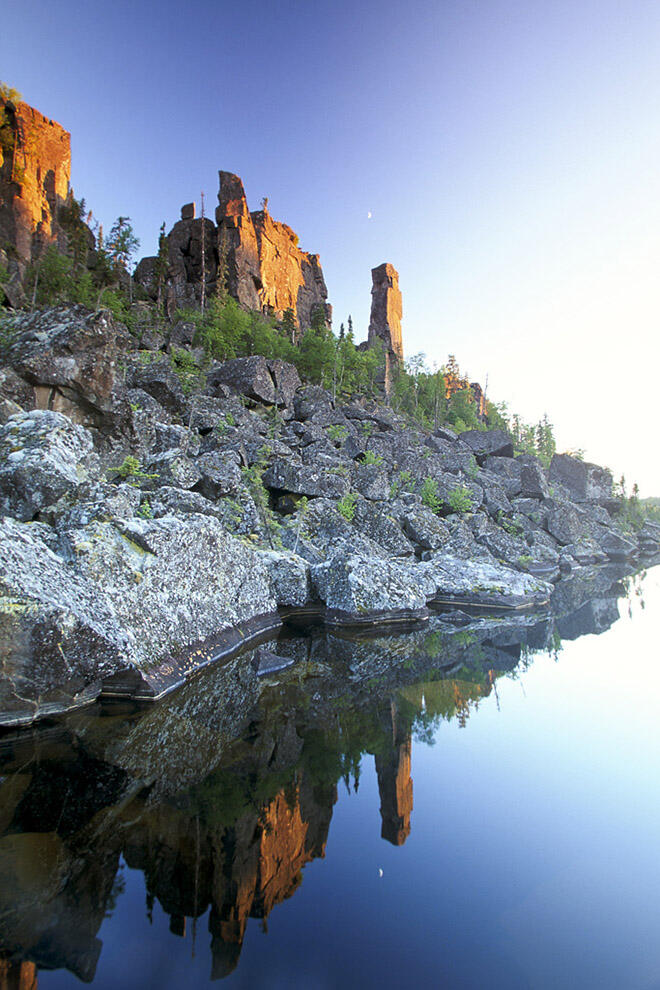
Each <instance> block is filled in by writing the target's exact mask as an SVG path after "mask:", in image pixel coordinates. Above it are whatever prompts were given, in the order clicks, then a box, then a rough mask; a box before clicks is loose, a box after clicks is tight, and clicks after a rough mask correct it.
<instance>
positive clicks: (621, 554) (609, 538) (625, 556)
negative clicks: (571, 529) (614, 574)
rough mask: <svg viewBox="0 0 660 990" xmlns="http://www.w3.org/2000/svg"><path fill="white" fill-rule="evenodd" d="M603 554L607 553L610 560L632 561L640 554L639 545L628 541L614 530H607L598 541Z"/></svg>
mask: <svg viewBox="0 0 660 990" xmlns="http://www.w3.org/2000/svg"><path fill="white" fill-rule="evenodd" d="M597 542H598V545H599V546H600V548H601V550H602V551H603V553H606V554H607V556H608V557H609V558H610V560H630V558H631V557H634V556H635V555H636V554H637V552H638V546H637V543H633V542H632V540H628V539H626V537H625V536H622V535H621V533H617V532H616V530H614V529H606V530H604V531H603V533H602V535H601V536H600V538H599V539H598V540H597Z"/></svg>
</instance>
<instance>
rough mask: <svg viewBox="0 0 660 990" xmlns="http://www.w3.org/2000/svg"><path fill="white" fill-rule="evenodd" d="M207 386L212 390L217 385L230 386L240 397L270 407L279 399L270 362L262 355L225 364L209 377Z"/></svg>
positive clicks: (216, 368) (215, 369)
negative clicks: (263, 403) (242, 396)
mask: <svg viewBox="0 0 660 990" xmlns="http://www.w3.org/2000/svg"><path fill="white" fill-rule="evenodd" d="M207 385H208V387H209V388H210V389H215V387H216V386H217V385H228V386H229V387H230V388H232V389H234V391H236V392H238V393H239V395H245V396H246V397H247V398H248V399H253V400H255V401H257V402H265V403H266V404H268V405H274V404H275V401H276V399H277V393H276V390H275V383H274V382H273V378H272V376H271V373H270V369H269V367H268V361H267V360H266V358H264V357H261V356H260V355H254V356H253V357H244V358H234V360H232V361H225V362H223V364H220V365H218V366H217V367H215V368H214V369H213V371H212V372H210V374H209V375H208V376H207ZM282 405H286V403H282Z"/></svg>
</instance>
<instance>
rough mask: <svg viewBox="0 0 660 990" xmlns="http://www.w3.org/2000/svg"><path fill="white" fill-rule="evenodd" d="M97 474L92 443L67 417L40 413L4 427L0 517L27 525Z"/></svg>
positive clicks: (10, 421) (0, 429)
mask: <svg viewBox="0 0 660 990" xmlns="http://www.w3.org/2000/svg"><path fill="white" fill-rule="evenodd" d="M97 471H98V458H97V457H96V455H95V454H94V453H93V444H92V438H91V436H90V434H89V433H88V432H87V430H86V429H84V427H82V426H77V425H75V424H74V423H72V422H71V420H70V419H69V418H68V417H67V416H63V415H62V413H57V412H50V411H48V410H45V409H43V410H42V409H35V410H33V411H32V412H29V413H19V414H18V415H17V416H11V417H10V418H9V419H8V420H7V422H6V423H5V424H4V426H0V512H1V513H3V514H5V515H9V516H15V517H16V518H17V519H22V520H28V519H33V518H34V516H35V515H36V514H37V513H39V512H41V511H42V510H43V509H45V508H46V507H47V506H49V505H52V504H53V502H56V501H57V500H58V499H59V498H61V497H62V496H63V495H66V494H67V493H68V492H73V491H76V490H77V489H78V488H79V487H80V486H81V484H82V483H83V482H85V481H87V480H89V479H90V478H91V477H93V476H94V475H95V474H96V473H97Z"/></svg>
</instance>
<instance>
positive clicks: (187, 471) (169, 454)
mask: <svg viewBox="0 0 660 990" xmlns="http://www.w3.org/2000/svg"><path fill="white" fill-rule="evenodd" d="M146 473H147V474H149V475H152V477H150V478H145V485H146V486H148V487H149V488H158V487H159V486H160V485H168V486H170V487H173V488H194V487H195V485H196V484H198V483H199V482H200V480H201V479H202V473H201V471H200V469H199V468H198V466H197V464H196V463H195V462H194V461H191V459H190V458H189V457H187V456H186V454H184V453H183V452H182V451H181V450H176V449H175V450H167V451H165V453H164V454H158V456H157V457H153V458H152V459H151V460H150V461H149V463H148V464H147V469H146Z"/></svg>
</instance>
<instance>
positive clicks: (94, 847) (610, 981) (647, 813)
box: [0, 567, 660, 990]
mask: <svg viewBox="0 0 660 990" xmlns="http://www.w3.org/2000/svg"><path fill="white" fill-rule="evenodd" d="M553 609H554V615H553V616H551V617H550V618H548V617H547V616H546V617H543V616H541V617H536V618H534V617H514V618H502V617H499V618H496V619H494V620H493V619H484V618H479V619H476V620H475V619H474V618H471V617H468V616H458V623H462V624H457V623H456V622H447V621H446V617H445V618H443V617H439V618H436V619H433V620H431V623H430V624H429V627H428V628H426V629H423V630H418V631H415V632H411V633H409V634H406V635H403V636H398V637H383V638H380V639H379V638H371V639H363V640H360V641H358V642H353V641H351V640H349V639H346V638H342V637H337V636H329V635H324V634H321V633H316V634H315V635H313V636H306V637H297V638H284V639H283V640H282V641H280V642H279V643H277V644H271V648H274V649H276V650H277V652H278V653H280V654H282V655H288V656H292V657H295V659H296V663H295V664H294V665H293V666H292V667H290V668H288V669H287V670H286V671H283V672H281V673H279V674H277V675H274V676H273V677H271V678H268V677H267V678H261V679H259V680H258V679H257V678H256V675H255V674H254V668H253V666H252V664H251V659H250V656H249V655H247V656H243V657H239V658H236V659H235V660H234V661H232V662H231V663H229V664H227V665H225V666H224V667H223V668H222V669H217V670H210V671H208V672H207V673H206V674H205V675H204V676H203V677H199V678H197V679H196V680H195V681H194V682H193V683H192V684H190V685H188V686H186V688H184V689H183V690H182V691H181V692H179V693H178V694H177V695H176V696H174V697H171V698H169V699H166V701H165V703H163V704H161V705H159V706H156V707H154V708H152V709H149V710H147V711H144V712H141V713H133V714H126V713H124V714H121V713H117V712H116V711H115V712H105V713H103V714H102V715H99V714H98V713H97V712H96V711H88V712H85V713H82V714H79V715H77V716H75V717H72V718H69V719H67V720H65V722H64V723H63V724H62V725H60V726H53V727H51V728H46V729H42V730H40V731H39V732H37V733H34V734H16V735H13V736H7V737H4V739H0V951H1V955H0V987H5V986H6V987H19V986H20V987H21V988H29V987H30V988H31V987H36V986H37V985H38V986H39V987H45V988H59V987H71V986H74V985H77V984H78V983H79V981H80V980H84V981H87V982H93V985H94V987H95V988H110V987H112V988H117V987H122V988H126V987H141V988H146V987H203V986H206V985H207V984H209V983H210V982H211V981H218V980H219V981H221V982H222V986H223V987H224V986H226V987H246V988H248V987H249V988H255V987H267V988H269V990H275V988H280V987H292V986H300V987H305V988H317V987H318V988H331V987H332V988H334V987H342V988H350V987H379V988H384V987H418V986H419V987H441V986H442V987H470V988H472V987H474V988H489V987H506V988H518V987H520V988H523V987H524V988H527V987H530V988H546V987H547V988H557V987H561V988H564V987H576V988H591V987H594V988H596V987H598V988H610V987H612V988H615V987H616V988H626V990H633V988H657V987H660V934H659V933H660V718H659V714H660V701H659V699H660V656H659V650H658V643H659V642H660V568H657V567H656V568H655V569H652V570H649V571H648V572H647V573H646V574H641V575H637V576H635V577H632V578H624V579H623V580H621V577H620V572H617V571H616V570H615V569H614V568H610V569H608V570H604V571H601V572H599V573H598V574H597V575H596V576H595V577H591V578H590V579H589V580H588V581H582V582H576V581H574V582H568V583H566V585H564V586H561V587H560V588H559V589H558V592H557V593H556V595H555V602H554V606H553ZM3 980H4V981H5V982H3ZM21 980H22V981H23V982H20V981H21ZM12 981H13V982H12Z"/></svg>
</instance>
